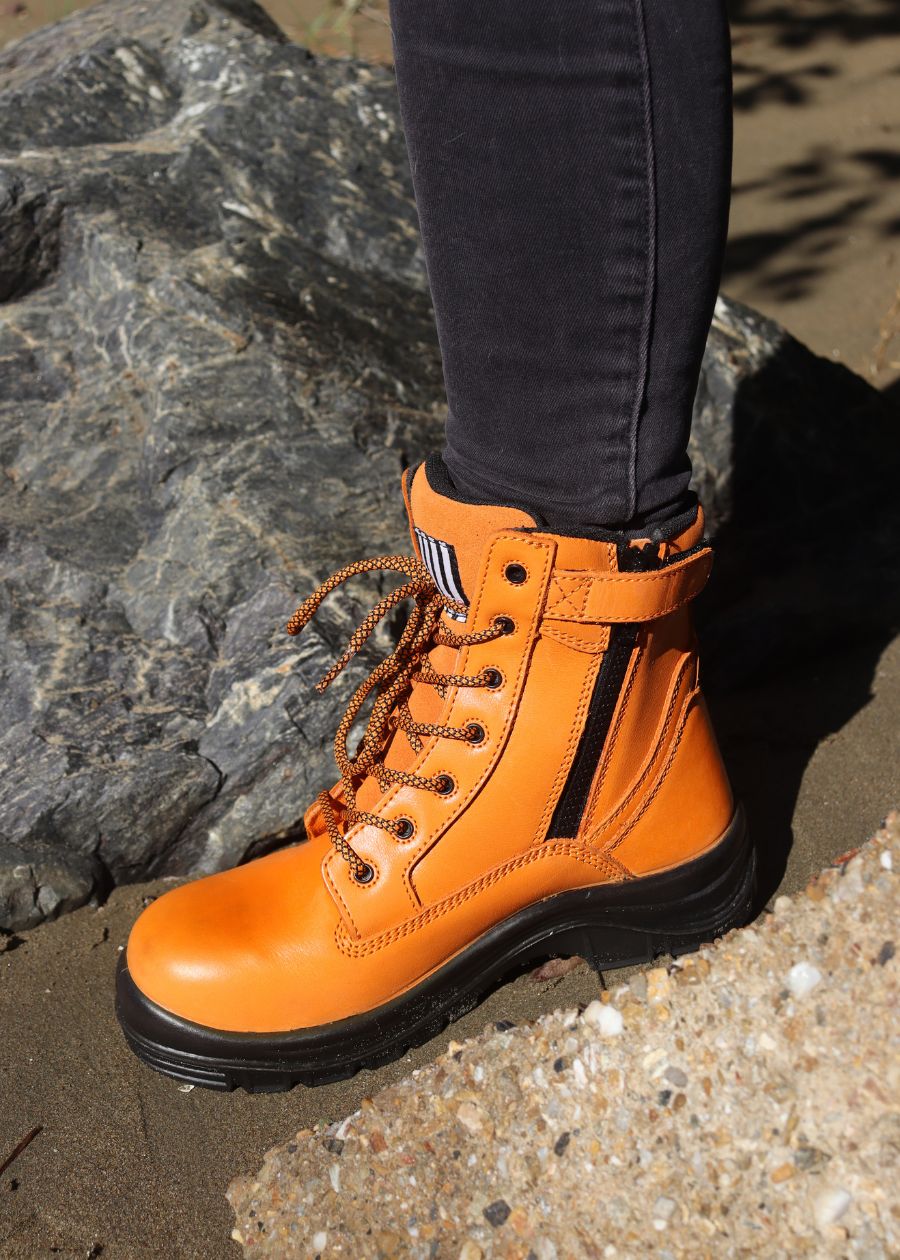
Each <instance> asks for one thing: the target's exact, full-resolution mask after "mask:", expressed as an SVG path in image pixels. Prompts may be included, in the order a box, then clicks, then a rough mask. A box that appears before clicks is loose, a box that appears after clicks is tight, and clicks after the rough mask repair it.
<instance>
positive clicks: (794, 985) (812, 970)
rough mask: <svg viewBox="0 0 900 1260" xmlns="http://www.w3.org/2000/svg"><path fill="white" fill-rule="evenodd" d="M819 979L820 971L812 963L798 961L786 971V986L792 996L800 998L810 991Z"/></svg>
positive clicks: (818, 982) (820, 977) (820, 979)
mask: <svg viewBox="0 0 900 1260" xmlns="http://www.w3.org/2000/svg"><path fill="white" fill-rule="evenodd" d="M821 981H822V973H821V971H819V969H818V967H814V966H813V965H812V963H808V962H798V963H795V964H794V965H793V967H791V969H790V971H789V972H788V976H787V987H788V989H789V990H790V991H791V993H792V994H793V995H794V997H797V998H802V997H806V995H807V994H808V993H812V991H813V989H814V988H815V987H816V985H817V984H820V983H821Z"/></svg>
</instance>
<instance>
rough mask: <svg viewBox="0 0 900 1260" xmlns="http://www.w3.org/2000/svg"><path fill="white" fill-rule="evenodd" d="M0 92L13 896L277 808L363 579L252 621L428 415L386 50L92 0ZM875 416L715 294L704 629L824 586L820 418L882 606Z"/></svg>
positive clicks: (769, 615) (302, 771)
mask: <svg viewBox="0 0 900 1260" xmlns="http://www.w3.org/2000/svg"><path fill="white" fill-rule="evenodd" d="M0 122H2V126H0V301H2V303H3V306H2V311H0V362H2V366H3V371H2V375H0V415H2V423H0V469H2V474H3V475H2V478H0V579H2V587H0V641H2V645H3V654H2V658H0V671H2V712H3V727H2V733H0V764H2V767H3V776H2V780H0V837H2V843H0V927H4V928H8V929H14V928H21V927H26V926H30V925H31V924H33V923H35V922H37V921H39V920H40V919H42V918H44V917H49V916H52V915H53V914H57V913H59V912H60V911H62V910H64V909H67V908H69V907H71V906H74V905H76V904H79V903H80V902H83V901H85V900H86V899H88V898H89V897H91V896H95V895H103V893H104V892H105V891H106V890H107V889H108V888H109V887H110V886H111V885H112V884H115V883H119V882H123V881H127V880H135V879H139V878H144V877H146V876H149V875H157V874H181V873H189V872H201V871H211V870H216V869H219V868H222V867H224V866H228V865H231V864H233V863H235V862H238V861H240V860H242V859H243V858H245V857H247V856H248V855H252V854H255V853H260V852H264V851H266V850H267V849H269V848H272V847H274V846H276V845H278V844H280V843H284V842H286V841H288V840H290V839H294V838H297V837H299V836H300V835H302V826H301V822H300V819H301V815H302V812H303V809H304V807H305V806H306V804H307V803H308V802H309V800H310V799H311V798H312V796H313V795H314V794H315V792H316V791H317V790H318V789H320V788H321V787H322V786H324V785H326V784H327V783H329V782H330V781H331V780H332V779H333V776H334V770H333V765H332V760H331V739H332V736H333V731H334V726H335V723H336V717H337V713H338V711H339V710H340V708H341V707H342V705H343V703H344V702H345V701H346V697H347V695H348V692H349V688H350V687H351V686H352V682H353V680H352V679H351V680H350V681H349V682H344V681H343V679H342V680H340V681H339V682H338V684H336V685H335V686H334V687H333V688H332V689H331V692H329V693H328V695H327V697H326V698H325V699H324V700H319V699H318V698H317V697H316V696H315V694H314V693H313V692H312V691H311V687H310V684H311V683H312V682H314V681H315V680H316V679H317V678H318V677H319V676H321V674H322V673H324V671H325V669H326V668H327V666H328V664H329V663H330V661H331V659H332V657H333V655H334V653H335V650H336V649H339V648H340V647H341V646H342V644H343V643H344V642H345V641H346V639H347V637H349V634H350V633H351V632H352V630H353V628H354V626H355V624H356V622H357V620H358V619H359V617H360V616H361V614H362V612H363V610H365V609H366V608H367V607H368V605H369V602H370V601H371V599H372V597H373V596H374V595H375V594H377V592H378V591H379V590H382V589H384V586H383V583H382V582H379V581H376V580H374V579H372V580H368V579H367V580H360V581H358V582H357V583H356V584H355V585H354V586H353V588H352V589H349V590H346V591H345V592H341V593H340V594H337V595H335V596H333V597H332V598H331V599H330V600H329V601H328V602H327V603H326V605H325V608H324V610H323V613H322V615H321V616H320V617H319V618H318V619H317V622H316V624H315V625H314V627H312V628H311V629H310V630H308V631H307V632H305V633H304V635H303V636H301V638H300V639H298V640H292V639H289V638H288V637H287V636H286V635H285V634H284V632H283V624H284V622H285V620H286V618H287V616H288V615H289V614H290V612H291V611H292V609H293V607H294V605H295V603H296V602H298V600H299V599H300V598H302V597H303V596H304V595H305V594H307V593H308V592H309V591H310V589H311V588H312V587H313V586H314V585H315V584H316V583H317V582H318V581H320V580H321V579H322V578H323V577H324V576H326V575H327V574H328V573H329V572H331V571H332V570H333V569H334V568H336V567H337V566H338V565H340V564H342V563H345V562H347V561H350V560H352V559H356V558H359V557H360V556H362V555H372V554H377V553H379V552H390V551H392V550H396V549H401V550H402V549H406V546H407V538H406V533H405V525H404V521H403V516H402V510H401V505H400V502H399V498H398V493H397V480H398V476H399V473H400V472H401V470H402V468H403V467H404V466H405V465H406V464H408V463H409V462H410V461H411V460H415V459H418V458H420V457H421V456H422V455H423V454H425V453H426V452H427V451H428V450H429V449H431V448H433V447H434V446H435V445H437V444H438V443H439V441H440V436H441V420H442V414H443V401H442V385H441V372H440V359H439V355H438V352H437V348H436V344H435V336H434V332H433V325H432V320H431V313H430V305H429V300H428V296H427V286H426V280H425V272H424V265H423V260H422V255H421V249H420V245H419V239H418V233H417V228H416V217H415V209H414V204H413V200H412V193H411V187H410V181H409V175H408V170H407V163H406V154H405V149H404V145H403V137H402V134H401V130H400V123H399V117H398V112H397V106H396V100H395V93H394V86H393V80H392V77H391V75H390V73H389V72H388V71H385V70H381V69H376V68H372V67H367V66H364V65H361V64H357V63H352V62H334V61H328V60H320V59H315V58H313V57H311V56H310V55H309V54H308V53H307V52H305V51H304V50H303V49H301V48H299V47H296V46H294V45H292V44H289V43H287V42H286V41H285V40H284V38H283V37H282V36H281V34H280V32H279V31H278V30H277V28H276V27H275V26H274V25H273V24H272V22H271V21H270V19H268V18H267V17H266V15H265V14H264V13H263V12H262V10H260V9H258V8H257V7H256V6H255V5H254V4H252V3H250V0H228V3H224V2H223V0H219V2H218V3H216V0H160V2H159V3H154V4H147V3H139V2H135V0H106V2H105V3H100V4H98V5H96V6H94V7H92V8H91V9H89V10H86V11H85V12H82V13H79V14H77V15H75V16H74V17H72V18H70V19H67V20H66V21H65V22H62V23H60V24H59V25H57V26H55V27H50V28H46V29H44V30H41V31H39V32H37V33H35V34H33V35H31V36H29V37H27V38H26V39H24V40H22V41H20V42H19V43H18V44H16V45H13V46H12V47H10V48H8V49H7V50H6V51H4V52H3V53H0ZM823 409H824V412H826V413H827V415H824V417H823ZM829 409H830V410H829ZM893 426H894V421H893V418H892V417H891V416H890V415H889V414H888V412H887V409H886V407H885V405H884V404H883V403H882V401H881V400H880V399H879V397H878V396H877V395H876V394H874V392H873V391H871V390H868V389H867V388H866V387H865V385H863V383H862V382H860V381H858V380H857V379H856V378H854V377H852V376H851V375H850V374H849V373H845V372H843V371H842V370H841V369H838V368H835V367H834V366H833V365H830V364H826V363H823V362H822V361H820V360H817V359H815V358H814V357H813V356H812V355H810V354H808V352H806V351H805V350H803V349H802V347H799V346H798V345H797V344H796V343H795V342H793V341H792V340H791V339H790V338H788V337H787V336H786V334H784V333H783V332H782V331H781V330H780V329H778V328H777V327H775V326H774V325H772V324H769V323H767V322H766V321H764V320H761V319H760V318H759V317H757V316H756V315H755V314H754V313H753V312H750V311H746V310H744V309H743V308H740V307H738V306H736V305H735V304H732V303H728V302H726V301H724V300H723V302H722V303H721V304H720V309H719V313H718V315H717V320H716V324H715V325H714V328H713V332H712V335H711V338H710V343H709V347H708V351H707V358H706V363H705V367H704V372H703V377H702V380H701V385H700V390H699V393H698V403H697V424H696V431H695V438H694V451H693V453H694V458H695V462H696V465H697V470H698V483H699V486H700V489H701V491H702V493H703V495H704V498H705V499H706V500H707V502H708V504H709V506H710V508H711V520H712V523H713V525H714V526H715V527H716V528H717V529H718V530H719V532H720V534H721V535H722V537H723V539H724V538H727V536H728V531H729V530H731V531H732V535H733V538H734V541H733V543H732V544H731V545H730V550H726V556H725V559H724V562H723V565H722V570H723V578H722V580H721V581H720V582H719V583H717V585H716V594H715V596H714V598H713V602H711V603H710V604H709V606H708V609H707V614H706V620H707V623H708V633H709V635H710V640H711V642H712V643H713V645H714V646H715V645H716V644H717V642H718V641H725V640H729V641H731V640H734V639H735V638H737V639H738V640H740V641H741V642H742V643H743V648H742V655H741V661H742V664H743V665H744V666H745V667H748V668H750V667H752V668H753V669H756V668H758V667H760V666H761V665H762V666H765V665H766V663H767V662H770V661H774V660H776V659H780V658H781V657H784V656H785V655H787V656H790V653H791V652H792V651H796V649H797V647H798V645H799V644H800V643H801V642H802V640H803V627H804V626H807V625H808V623H809V620H810V617H811V616H813V615H814V614H816V610H817V609H818V610H819V611H821V609H822V607H823V606H824V605H823V604H822V602H821V601H820V603H819V604H818V605H816V606H814V607H812V608H808V607H807V606H806V605H805V603H804V595H803V589H802V583H801V584H800V585H799V586H798V584H797V581H796V565H797V562H798V559H797V557H798V555H799V556H800V559H801V560H802V559H803V558H804V557H805V558H806V559H810V558H813V559H816V557H817V554H818V552H819V551H820V550H821V541H822V537H823V533H824V532H827V534H828V535H829V536H831V535H833V533H834V531H835V528H836V527H837V523H839V522H840V519H841V516H840V513H841V510H842V505H840V504H838V503H836V502H835V495H834V486H835V477H834V473H833V471H829V470H831V469H832V468H833V466H834V463H835V460H836V458H838V457H839V458H840V459H841V460H844V457H845V454H847V452H846V447H847V443H848V437H849V438H850V445H851V447H852V451H851V452H850V453H849V454H850V456H851V458H848V460H847V466H848V467H850V468H852V469H853V470H855V474H858V472H859V469H860V468H861V467H862V466H863V464H864V463H865V460H866V459H869V458H870V457H871V456H872V454H873V453H875V452H877V457H876V458H875V460H874V463H873V464H872V466H871V467H869V469H868V473H867V476H868V482H867V485H866V487H865V488H864V487H862V486H861V485H860V484H854V485H848V487H847V499H846V504H845V505H844V506H845V508H846V511H847V512H848V513H858V512H859V511H860V505H861V504H862V503H863V502H866V503H867V504H868V505H869V506H868V509H867V510H868V513H869V516H868V519H869V530H868V535H867V538H868V541H867V544H866V545H867V547H868V556H867V566H868V567H867V573H869V574H876V573H877V574H878V576H879V582H878V583H877V585H878V587H879V590H880V593H881V599H882V603H881V605H880V606H879V610H878V618H879V619H881V620H883V616H884V601H885V587H884V578H885V577H886V576H887V573H888V570H889V569H890V570H891V571H892V572H894V571H895V566H896V554H897V549H896V541H897V538H896V534H897V529H896V521H894V523H893V524H891V523H890V521H889V518H888V513H887V510H886V501H885V500H883V499H882V500H879V501H877V502H876V503H875V504H874V506H873V504H872V488H873V487H875V489H876V491H877V494H883V490H881V489H879V487H884V486H886V485H887V484H888V483H889V482H890V479H891V477H893V483H892V493H893V495H894V497H896V487H897V484H898V482H897V474H896V467H897V459H896V438H895V433H896V429H895V427H893ZM811 435H812V436H811ZM892 444H893V445H892ZM773 450H774V451H775V467H774V474H773V468H772V467H771V466H770V462H771V454H770V453H771V452H772V451H773ZM767 452H769V454H767ZM738 456H740V460H738ZM854 461H855V462H854ZM800 467H802V476H798V475H797V473H798V468H800ZM822 469H825V473H824V474H823V473H822ZM823 476H824V478H825V479H824V481H823V480H822V477H823ZM792 478H793V480H792ZM864 489H865V493H864ZM785 494H787V496H788V500H789V508H788V509H787V510H786V509H785V503H786V502H788V500H786V499H785V498H784V495H785ZM757 496H760V498H759V502H760V503H761V504H762V508H761V510H760V513H758V514H757V515H758V519H757V518H756V517H754V516H753V512H748V503H749V502H750V500H754V501H756V497H757ZM779 496H781V497H779ZM876 498H877V495H876ZM751 518H753V519H752V520H751ZM748 521H749V522H750V523H749V524H748ZM786 528H787V532H788V533H789V534H790V537H789V538H785V529H786ZM773 539H778V540H779V544H778V545H779V548H780V550H779V561H778V564H779V565H780V568H778V566H776V568H777V570H778V571H777V572H776V573H774V574H773V573H771V572H769V574H768V577H766V575H765V572H764V567H763V566H762V565H761V564H760V563H759V560H758V556H759V554H760V552H759V548H761V547H766V548H770V547H771V544H772V540H773ZM842 545H843V544H842ZM858 546H859V532H858V531H857V532H856V535H855V537H854V540H853V542H852V546H851V545H850V544H848V545H847V546H844V549H843V551H841V553H840V554H841V559H842V562H844V561H846V560H847V558H848V556H849V554H850V553H851V552H852V551H853V549H854V548H855V547H858ZM798 548H799V551H798ZM748 557H749V559H748ZM748 566H749V567H748ZM792 566H793V568H792ZM811 572H813V574H815V573H821V565H819V568H818V569H816V567H815V564H814V565H813V567H812V570H811ZM792 573H793V575H794V576H793V578H792ZM811 580H816V579H815V578H813V579H811ZM860 581H861V583H862V584H861V585H860V584H859V583H857V585H856V586H855V587H854V593H853V595H852V597H847V596H846V595H843V596H841V598H837V597H834V598H832V596H831V595H828V598H827V599H826V600H825V604H826V605H827V607H828V609H829V610H830V615H831V617H832V622H831V623H830V624H831V625H832V627H833V629H834V632H835V633H836V634H840V633H843V632H845V631H846V629H847V628H848V627H849V628H852V629H853V630H855V631H860V630H863V631H864V630H866V629H867V628H869V629H871V626H872V621H873V616H874V614H873V613H872V611H871V609H869V610H868V611H867V609H866V606H865V604H866V598H867V597H868V595H869V594H870V591H871V590H873V589H874V586H875V584H876V583H875V581H874V577H866V578H865V579H864V580H863V579H860ZM761 582H762V583H764V584H765V582H768V584H769V586H768V589H769V591H770V593H772V596H773V597H772V600H769V601H768V602H767V603H766V605H765V612H764V613H761V612H760V607H759V599H758V594H759V589H760V588H759V583H761ZM866 583H869V585H866ZM823 589H824V588H823ZM825 594H826V595H827V592H825ZM891 599H892V600H893V603H892V605H891V606H892V607H893V608H894V610H896V602H897V600H896V590H895V591H894V593H893V594H892V595H891ZM829 600H830V603H829V602H828V601H829ZM785 608H788V609H790V610H793V611H794V612H795V613H796V614H797V616H798V618H799V620H800V622H801V623H802V624H801V625H800V629H799V630H797V629H796V627H795V626H794V625H793V623H792V624H791V626H790V627H786V625H785V623H784V617H783V613H784V609H785ZM804 619H805V620H804ZM881 620H879V625H880V624H881ZM386 633H387V632H385V635H382V636H381V638H380V639H379V640H377V641H376V642H375V643H374V644H373V649H372V650H373V652H374V653H376V654H377V652H378V651H379V650H381V649H383V647H384V644H385V642H386V641H387V639H386ZM721 657H722V659H723V661H725V662H726V664H725V665H724V666H723V668H722V670H721V671H720V672H721V674H722V678H723V680H724V682H725V683H726V684H727V682H728V680H729V678H731V677H732V675H733V674H734V666H732V665H728V664H727V661H728V660H729V655H728V653H727V652H722V653H721ZM370 659H371V658H370Z"/></svg>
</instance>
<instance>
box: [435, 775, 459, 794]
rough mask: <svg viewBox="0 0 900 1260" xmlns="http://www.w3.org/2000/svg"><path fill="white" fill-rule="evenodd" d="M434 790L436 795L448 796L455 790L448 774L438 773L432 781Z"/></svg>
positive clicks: (454, 785)
mask: <svg viewBox="0 0 900 1260" xmlns="http://www.w3.org/2000/svg"><path fill="white" fill-rule="evenodd" d="M434 790H435V791H436V792H437V794H438V796H449V795H450V793H451V792H455V791H456V784H455V782H454V781H453V779H452V778H451V776H450V775H449V774H439V775H438V776H437V778H436V779H435V781H434Z"/></svg>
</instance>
